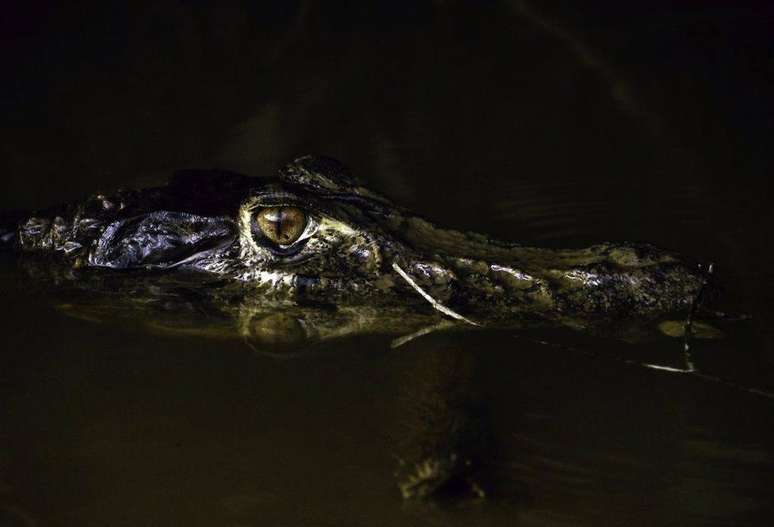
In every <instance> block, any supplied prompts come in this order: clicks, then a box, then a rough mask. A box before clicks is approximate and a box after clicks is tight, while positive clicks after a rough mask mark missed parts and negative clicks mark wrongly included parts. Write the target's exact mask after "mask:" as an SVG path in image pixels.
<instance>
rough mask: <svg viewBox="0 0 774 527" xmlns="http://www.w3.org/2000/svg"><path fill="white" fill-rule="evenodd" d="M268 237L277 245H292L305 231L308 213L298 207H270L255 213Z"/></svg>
mask: <svg viewBox="0 0 774 527" xmlns="http://www.w3.org/2000/svg"><path fill="white" fill-rule="evenodd" d="M255 222H256V223H257V224H258V227H259V228H260V229H261V232H262V233H263V235H264V236H266V238H268V239H269V240H270V241H272V242H274V243H276V244H277V245H290V244H292V243H293V242H295V241H296V240H298V238H300V237H301V235H302V234H303V233H304V229H305V228H306V223H307V219H306V214H304V211H302V210H301V209H298V208H296V207H269V208H265V209H263V210H261V211H260V212H259V213H258V214H256V215H255Z"/></svg>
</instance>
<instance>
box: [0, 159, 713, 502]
mask: <svg viewBox="0 0 774 527" xmlns="http://www.w3.org/2000/svg"><path fill="white" fill-rule="evenodd" d="M5 217H6V220H7V221H5V225H4V227H3V228H0V245H1V246H2V247H4V248H5V249H10V250H13V251H15V252H17V253H18V254H19V256H20V258H19V259H18V261H19V262H20V265H21V267H22V268H23V269H24V270H25V271H26V272H27V273H29V274H30V275H31V276H32V277H33V283H37V282H43V283H48V282H49V281H51V280H52V279H53V280H54V281H55V282H56V283H57V285H58V288H57V289H56V290H58V291H61V290H65V291H69V292H71V293H74V294H72V295H70V296H68V297H67V301H66V302H63V303H61V304H60V308H62V309H64V310H67V311H70V312H71V314H74V315H76V316H82V317H86V318H95V317H96V318H100V319H105V318H114V317H115V316H120V317H125V318H124V320H126V317H132V318H134V319H135V320H136V319H140V320H142V324H143V325H144V326H150V327H152V328H155V329H158V330H163V331H166V332H168V331H175V332H178V333H180V332H183V333H188V334H197V335H201V334H207V335H223V334H226V335H241V336H243V337H245V338H246V339H247V340H248V342H250V343H251V345H252V344H253V343H258V344H261V345H262V346H261V348H262V349H261V350H260V351H262V352H263V353H283V356H287V349H285V350H284V351H277V350H282V348H283V346H281V345H280V344H288V343H289V344H295V343H297V342H298V341H303V342H307V343H308V342H310V341H318V340H325V339H329V338H333V337H338V336H342V335H346V334H353V333H364V332H379V333H388V334H399V335H403V336H402V337H401V338H398V339H396V340H395V341H394V345H399V344H402V343H405V342H407V341H408V340H411V339H412V338H414V337H416V336H421V335H423V334H426V333H428V332H430V331H434V330H438V329H447V328H451V327H457V328H460V327H472V326H484V327H524V326H530V327H531V326H533V325H542V324H546V325H550V326H555V325H559V326H567V327H571V328H574V329H584V330H589V331H596V330H598V328H615V329H616V330H620V328H624V327H627V326H628V325H629V324H630V323H631V322H632V321H634V322H636V324H637V325H639V326H642V325H645V326H650V327H655V325H656V324H657V323H658V322H659V321H663V320H664V318H665V317H667V316H670V315H675V314H678V315H679V316H678V318H680V317H683V318H685V319H690V315H691V313H693V311H694V310H695V308H696V306H697V304H699V303H700V299H701V298H702V297H706V294H707V291H706V289H707V285H708V279H709V276H710V271H711V267H710V266H706V267H703V266H699V265H693V264H690V263H686V262H685V261H684V260H683V259H682V258H680V257H679V256H677V255H675V254H672V253H670V252H667V251H664V250H661V249H658V248H656V247H653V246H651V245H647V244H634V243H603V244H599V245H593V246H591V247H587V248H583V249H565V250H555V249H545V248H536V247H526V246H522V245H519V244H517V243H510V242H504V241H497V240H493V239H491V238H489V237H487V236H484V235H481V234H474V233H463V232H458V231H454V230H448V229H442V228H438V227H436V226H434V225H432V224H431V223H429V222H428V221H426V220H424V219H422V218H421V217H419V216H417V215H415V214H413V213H411V212H409V211H407V210H406V209H403V208H401V207H399V206H396V205H394V204H392V203H391V202H390V201H389V200H387V199H386V198H384V197H382V196H380V195H378V194H376V193H374V192H372V191H370V190H368V189H367V188H365V187H363V186H362V185H361V184H360V183H358V181H357V180H356V179H355V178H353V177H352V176H351V174H350V172H349V171H348V170H347V169H346V168H345V167H344V166H343V165H342V164H341V163H339V162H338V161H335V160H333V159H330V158H326V157H320V156H305V157H301V158H299V159H296V160H295V161H293V162H291V163H289V164H288V165H287V166H285V167H284V168H282V169H281V170H280V171H279V175H278V177H273V178H263V177H248V176H245V175H241V174H236V173H233V172H228V171H222V170H183V171H179V172H177V173H175V174H174V175H173V176H172V178H171V179H170V181H169V183H168V184H167V185H166V186H164V187H156V188H148V189H143V190H123V191H117V192H116V193H114V194H111V195H104V194H95V195H93V196H91V197H89V198H88V199H86V200H84V201H81V202H78V203H72V204H68V205H63V206H60V207H54V208H51V209H47V210H43V211H40V212H36V213H34V214H25V213H18V214H7V215H6V216H5ZM47 291H48V290H47ZM149 311H150V312H149ZM306 347H307V346H304V348H306ZM286 348H288V347H286ZM289 348H296V349H298V348H299V346H290V347H289ZM441 369H442V370H443V369H444V368H441ZM446 370H449V371H451V372H456V371H457V370H459V368H456V367H455V368H446ZM463 370H467V368H463ZM444 371H445V370H444ZM453 375H457V374H456V373H455V374H453ZM436 377H437V378H438V379H440V380H438V381H437V382H436V384H432V383H430V384H428V382H427V379H428V378H436ZM445 379H446V375H440V376H439V375H435V376H434V375H424V376H421V378H420V380H419V382H418V383H415V384H416V385H417V386H418V387H419V388H421V389H420V391H419V392H416V393H415V391H412V392H411V393H410V397H409V398H408V399H409V400H410V401H411V404H409V405H407V406H406V407H407V408H408V407H411V406H412V405H414V406H416V407H417V408H418V409H417V412H416V415H417V419H416V420H415V421H416V423H418V424H416V426H413V427H412V430H415V431H416V433H415V434H414V435H412V436H411V437H414V436H416V437H417V438H419V439H416V440H414V439H409V442H412V441H413V443H415V444H414V446H413V447H412V448H413V449H414V450H416V451H417V453H416V454H413V455H410V456H407V457H401V459H403V460H404V461H405V462H404V463H403V464H402V465H401V467H400V469H399V486H400V489H401V492H402V494H403V496H404V497H406V498H413V497H427V496H432V495H435V494H436V493H437V492H438V491H439V489H442V488H447V487H449V486H450V485H451V486H454V485H455V484H457V485H459V484H460V482H462V486H463V487H465V488H466V489H467V491H468V492H469V493H470V494H472V495H474V496H483V495H484V493H485V491H484V489H483V488H482V487H481V486H480V485H479V484H478V482H477V480H476V479H475V476H474V472H475V469H476V463H474V462H472V460H475V459H477V456H478V454H476V451H477V450H481V448H478V447H474V446H471V445H477V444H479V443H481V444H485V443H486V441H484V440H483V439H480V438H484V437H486V434H485V433H482V432H481V431H480V429H482V427H481V426H480V425H479V421H480V416H478V415H474V414H475V413H476V412H473V413H471V412H468V411H461V410H459V409H460V408H467V407H468V406H470V405H468V404H467V403H465V404H462V403H460V401H458V400H457V399H454V398H452V399H453V400H450V401H447V398H446V397H447V396H446V395H445V389H444V388H443V386H446V385H455V386H456V385H460V386H467V385H468V383H467V382H463V381H464V378H463V381H460V380H459V379H456V377H454V378H452V380H450V381H448V382H447V381H446V380H445ZM436 385H437V386H440V387H441V388H438V389H436V388H433V387H437V386H436ZM463 391H464V392H465V393H467V392H468V391H469V390H467V389H466V390H463ZM417 393H419V394H420V395H417ZM423 394H424V395H423ZM458 395H459V394H458ZM463 396H464V397H468V395H464V394H463ZM455 397H456V396H455ZM464 397H463V399H464ZM427 401H429V402H427ZM474 406H475V405H474ZM428 412H430V413H431V414H432V415H427V413H428ZM412 422H413V421H412ZM423 423H424V424H423ZM428 423H436V425H437V426H436V428H437V427H440V428H439V430H435V428H433V427H430V429H426V428H427V426H430V425H429V424H428ZM434 426H435V425H434ZM428 438H429V439H428ZM478 457H481V456H478ZM455 482H456V483H455Z"/></svg>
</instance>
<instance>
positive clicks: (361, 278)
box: [5, 156, 705, 326]
mask: <svg viewBox="0 0 774 527" xmlns="http://www.w3.org/2000/svg"><path fill="white" fill-rule="evenodd" d="M280 205H281V206H295V207H298V208H300V209H302V210H304V211H305V212H306V214H307V216H308V218H309V222H308V225H307V228H306V232H305V234H304V235H303V236H302V239H301V240H299V241H298V242H296V243H295V244H293V245H292V246H291V247H288V248H278V247H276V246H272V244H271V243H270V242H268V241H267V240H266V239H264V238H262V236H261V234H260V232H258V231H257V228H256V226H255V224H254V221H253V220H252V218H254V215H255V214H256V213H257V212H258V211H260V210H261V209H262V208H263V207H268V206H280ZM8 232H10V233H11V234H6V236H5V240H6V245H8V244H12V245H13V246H15V247H16V248H17V249H18V250H20V251H22V252H25V253H55V254H57V255H60V256H61V262H62V263H64V264H65V265H67V266H70V267H73V268H76V269H80V270H84V269H91V268H93V269H114V270H124V269H146V270H164V271H170V272H171V271H172V270H174V271H177V272H180V271H197V272H201V273H207V274H210V275H213V276H216V277H218V278H220V279H223V280H225V281H227V282H233V283H236V284H239V286H240V287H241V288H242V290H243V291H249V295H252V296H254V297H256V295H260V299H261V301H269V300H271V301H275V302H285V303H291V304H296V305H298V304H305V303H325V304H332V305H335V306H338V307H344V306H348V305H349V306H375V305H378V306H384V305H405V304H406V302H407V299H409V298H411V299H412V300H411V301H412V302H413V300H415V299H418V298H419V296H418V295H417V294H416V291H415V290H414V289H415V288H414V287H411V286H410V285H409V284H407V282H406V280H404V279H403V278H401V276H400V275H399V274H398V272H397V269H396V267H398V268H400V269H401V270H403V271H404V272H405V274H406V275H407V276H408V277H410V278H411V280H412V281H413V282H414V283H415V284H416V286H418V287H419V288H421V289H422V290H424V291H425V292H426V293H427V294H428V295H429V296H430V297H432V298H433V299H434V300H435V301H436V302H437V303H438V304H441V305H444V306H447V307H448V308H449V309H450V310H453V311H454V312H457V313H462V314H463V315H464V316H465V317H467V318H468V319H473V320H475V321H477V322H479V323H481V324H483V325H487V324H489V325H493V324H494V325H499V324H502V323H504V322H508V321H514V320H519V319H527V320H550V321H554V322H560V323H568V324H569V325H574V326H577V325H579V324H580V325H583V321H589V320H602V319H604V320H611V319H622V318H627V317H643V316H644V317H656V316H659V315H662V314H664V313H669V312H687V311H688V310H689V309H690V307H691V305H692V303H693V302H694V300H695V299H696V297H697V295H698V293H699V291H700V290H701V288H702V286H703V285H704V283H705V277H704V275H703V273H702V272H701V271H700V269H699V268H698V267H696V266H690V265H687V264H685V263H683V262H681V261H680V259H679V258H678V257H676V256H675V255H673V254H670V253H667V252H665V251H662V250H659V249H657V248H655V247H652V246H650V245H644V244H630V243H624V244H609V243H606V244H600V245H595V246H592V247H588V248H585V249H577V250H551V249H541V248H533V247H522V246H519V245H517V244H513V243H505V242H500V241H496V240H491V239H489V238H487V237H485V236H482V235H479V234H472V233H462V232H457V231H451V230H445V229H439V228H437V227H435V226H433V225H431V224H430V223H428V222H427V221H425V220H423V219H421V218H419V217H417V216H415V215H413V214H411V213H409V212H408V211H406V210H404V209H402V208H400V207H397V206H394V205H392V204H391V203H390V202H389V201H387V200H386V199H384V198H382V197H380V196H378V195H375V194H374V193H372V192H371V191H369V190H367V189H365V188H363V187H362V186H360V185H359V184H358V183H357V182H356V181H355V180H354V179H353V178H352V177H350V176H349V174H348V172H347V170H346V169H345V168H344V167H343V166H341V165H340V164H339V163H338V162H336V161H334V160H331V159H328V158H323V157H313V156H306V157H302V158H300V159H298V160H296V161H294V162H293V163H290V164H289V165H288V166H286V167H285V168H284V169H283V170H282V171H281V172H280V174H279V177H278V178H276V179H264V178H251V177H247V176H242V175H239V174H234V173H230V172H222V171H183V172H179V173H177V174H176V175H175V176H174V177H173V178H172V179H171V181H170V183H169V185H168V186H166V187H159V188H151V189H145V190H135V191H119V192H117V193H116V194H115V195H112V196H103V195H95V196H92V197H90V198H89V199H87V200H85V201H83V202H81V203H75V204H71V205H66V206H63V207H59V208H54V209H50V210H47V211H42V212H40V213H37V214H35V215H31V216H30V217H28V218H25V219H24V220H22V221H20V222H19V223H18V224H17V225H16V226H15V229H14V230H12V231H8V230H6V233H8ZM14 233H15V235H14Z"/></svg>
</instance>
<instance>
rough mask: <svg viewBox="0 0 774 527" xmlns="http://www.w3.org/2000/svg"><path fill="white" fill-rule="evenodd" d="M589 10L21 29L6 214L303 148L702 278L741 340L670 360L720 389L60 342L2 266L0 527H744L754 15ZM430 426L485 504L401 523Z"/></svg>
mask: <svg viewBox="0 0 774 527" xmlns="http://www.w3.org/2000/svg"><path fill="white" fill-rule="evenodd" d="M605 4H608V3H607V2H603V3H601V4H597V6H596V7H593V8H591V7H590V8H580V7H578V8H575V9H570V8H567V7H562V6H561V5H560V4H559V3H555V2H542V3H537V2H535V3H531V4H525V3H522V2H516V1H514V2H503V3H500V4H492V5H488V6H486V7H480V6H479V7H472V6H471V5H467V4H464V3H455V2H451V3H442V2H438V3H432V4H431V3H428V4H422V3H418V4H412V5H413V6H414V7H411V8H403V7H400V8H398V7H390V6H388V4H386V3H385V4H376V5H375V6H374V7H373V8H368V9H366V8H362V7H357V6H356V5H355V4H354V3H353V4H348V5H345V4H343V3H340V4H335V5H333V4H332V5H330V6H329V7H320V6H318V5H316V4H314V3H306V2H301V3H297V4H292V3H291V4H287V5H286V4H284V3H277V5H275V6H274V7H270V6H262V7H250V8H240V9H237V8H215V7H208V6H204V5H202V4H199V3H195V4H190V5H189V4H177V3H162V4H158V5H157V7H155V8H153V9H147V8H140V7H131V8H124V9H111V8H107V7H102V6H101V5H95V6H92V7H89V8H86V9H85V10H84V11H78V12H76V11H75V10H69V9H63V8H53V7H52V8H48V7H45V6H43V5H42V4H36V5H35V6H34V7H25V8H21V7H20V8H19V12H17V13H16V14H15V15H14V16H13V17H11V18H10V22H9V23H8V27H6V28H5V29H4V32H3V33H4V46H3V52H4V54H5V55H7V56H6V58H7V59H8V60H7V61H6V64H7V66H5V67H4V71H3V73H4V75H5V76H6V81H5V85H4V87H3V100H2V104H3V110H4V114H5V117H6V122H7V124H6V126H4V128H3V130H2V139H3V140H2V146H0V148H2V170H3V173H4V175H3V179H2V182H3V184H4V185H5V188H4V191H3V193H2V195H1V196H0V206H2V207H3V208H34V207H42V206H46V205H50V204H53V203H57V202H61V201H66V200H70V199H77V198H78V197H80V196H82V195H84V194H87V193H89V192H92V191H94V190H95V189H97V188H102V189H107V190H109V189H112V188H116V187H118V186H125V185H129V186H142V185H146V184H151V183H158V182H160V181H163V180H164V178H165V177H166V174H167V173H168V172H169V171H171V170H173V169H175V168H179V167H183V166H201V167H210V166H220V167H224V168H230V169H233V170H239V171H243V172H246V173H250V174H254V175H261V174H264V173H267V172H273V171H274V170H275V169H276V168H277V167H278V166H279V165H280V164H281V163H283V162H284V161H287V160H288V159H289V158H292V157H293V156H294V155H297V154H300V153H305V152H322V153H326V154H328V155H332V156H334V157H337V158H339V159H341V160H343V161H345V162H346V163H347V164H349V165H350V166H351V167H352V168H353V169H354V171H355V172H356V173H357V174H358V175H359V176H360V177H361V178H362V179H363V180H364V181H365V182H367V184H368V185H370V186H372V187H374V188H376V189H378V190H380V191H381V192H383V193H385V194H387V195H389V196H390V197H392V198H393V199H394V200H395V201H397V202H400V203H401V204H404V205H406V206H409V207H411V208H413V209H415V210H417V211H418V212H420V213H422V214H423V215H425V216H427V217H429V218H431V219H432V220H433V221H435V222H437V223H439V224H443V225H447V226H450V227H455V228H461V229H470V230H476V231H481V232H486V233H488V234H491V235H493V236H497V237H500V238H505V239H510V240H515V241H519V242H522V243H525V244H540V245H546V246H552V247H562V246H581V245H583V244H588V243H594V242H600V241H605V240H638V241H648V242H652V243H655V244H658V245H661V246H664V247H667V248H669V249H673V250H677V251H679V252H682V253H685V254H688V255H691V256H694V257H696V258H700V259H702V260H705V261H714V262H716V265H717V268H718V270H719V271H718V272H719V273H721V275H722V277H723V281H724V283H725V285H726V289H727V296H728V300H729V302H731V303H733V305H734V306H736V307H737V309H739V310H741V311H744V312H746V313H749V314H751V315H752V317H753V318H752V320H749V321H744V322H738V323H733V324H726V325H724V326H723V331H724V332H725V333H726V336H725V338H723V339H719V340H707V341H697V342H696V343H695V344H694V347H693V359H694V362H695V364H696V367H697V368H698V369H699V371H700V372H702V373H703V374H706V375H707V376H710V377H713V378H716V377H717V378H721V379H723V380H724V381H726V383H720V382H715V381H712V380H709V379H708V378H706V377H699V376H695V375H685V374H675V373H667V372H660V371H655V370H651V369H645V368H642V367H639V366H636V365H634V364H628V363H625V362H623V361H622V359H627V360H628V359H631V360H632V361H634V362H657V363H660V364H665V365H670V366H676V367H680V366H681V361H682V352H681V346H682V344H681V342H680V341H679V340H670V339H667V338H664V339H661V340H657V341H655V342H650V343H645V344H626V343H623V342H620V341H611V340H605V339H601V338H592V337H590V336H584V335H579V334H572V333H568V332H559V331H554V332H551V331H542V332H525V333H514V332H495V331H491V332H490V331H478V332H471V333H465V334H459V333H456V334H453V335H452V334H443V333H437V334H431V335H428V336H426V337H423V338H421V339H418V340H415V341H412V342H410V343H409V344H407V345H405V346H403V347H400V348H398V349H391V348H390V343H391V340H392V337H390V336H382V335H365V336H356V337H348V338H342V339H338V340H334V341H328V342H326V343H324V344H320V345H318V346H317V347H316V349H315V351H316V353H315V354H312V355H307V356H304V355H301V356H299V357H297V358H295V359H292V360H281V359H277V358H275V357H272V356H269V355H266V354H260V353H256V352H255V350H253V349H251V348H250V347H248V346H246V345H245V344H244V343H243V342H242V341H240V340H238V339H231V340H229V339H205V338H194V337H171V336H159V335H156V334H149V333H146V332H143V331H140V330H139V329H138V328H136V327H134V326H132V327H127V326H124V325H122V324H120V323H109V322H101V323H95V322H90V321H86V320H79V319H76V318H72V317H69V316H67V315H66V314H64V313H63V312H61V311H60V310H57V309H55V308H54V306H53V302H52V301H51V297H53V294H52V295H48V294H47V293H46V292H45V291H39V290H34V291H33V290H32V289H31V288H30V287H29V284H28V283H25V282H24V281H22V280H20V278H19V275H18V272H17V271H16V270H15V269H14V267H13V265H12V262H10V261H3V262H2V264H3V265H2V267H0V291H2V298H3V302H2V319H1V320H2V322H1V323H2V337H0V338H2V351H1V352H0V401H1V402H2V403H1V404H0V525H3V526H5V525H63V526H64V525H68V526H69V525H111V526H124V525H125V526H137V525H182V524H186V525H208V526H210V525H228V526H248V525H255V526H258V525H260V526H265V525H271V526H283V525H287V526H298V525H313V526H317V525H337V526H338V525H515V524H524V525H540V526H548V525H595V526H596V525H648V526H652V525H768V524H769V523H770V521H771V517H772V513H774V419H773V418H774V400H772V399H771V398H769V397H767V396H765V394H762V393H754V392H752V391H750V389H754V390H761V391H765V392H770V393H771V392H774V332H772V330H771V327H772V322H774V313H773V312H772V311H773V310H772V300H773V299H774V295H773V294H772V293H774V273H773V272H772V263H774V258H773V257H772V256H773V254H774V252H773V251H772V249H771V234H770V231H771V225H772V212H771V210H772V209H771V206H770V203H771V197H772V194H771V185H770V183H769V182H768V181H767V179H766V178H765V177H764V176H766V175H767V174H769V173H770V169H771V159H770V156H769V154H768V145H767V143H768V141H769V139H770V137H771V132H772V122H774V120H772V111H771V110H772V98H771V95H770V94H771V93H772V91H771V88H772V87H774V86H772V79H773V78H774V76H773V75H772V73H773V72H772V63H771V56H772V55H771V51H772V45H771V39H770V34H771V31H770V29H771V22H770V20H771V14H772V13H771V10H770V9H765V8H758V7H752V6H746V7H737V8H733V9H731V8H728V7H714V4H717V5H720V3H709V4H707V5H705V6H704V7H702V8H699V7H695V6H687V7H682V8H679V9H678V8H675V7H669V6H666V5H665V4H662V3H659V2H657V3H656V4H654V5H652V6H651V7H649V8H648V9H647V10H645V9H643V10H642V11H641V12H638V13H631V12H626V11H625V10H624V8H622V7H620V6H618V7H617V6H616V5H614V4H612V3H611V4H609V5H605ZM538 340H541V341H547V342H549V344H548V345H544V344H539V343H538V342H537V341H538ZM268 351H271V350H268ZM299 351H303V350H299ZM434 419H435V420H441V421H443V420H444V419H452V420H453V419H461V420H462V421H463V422H473V423H475V426H476V427H477V429H480V430H483V431H484V433H483V435H484V436H486V441H485V443H484V444H482V446H481V448H479V449H478V450H477V455H478V456H479V458H480V462H481V464H482V466H483V467H484V469H483V472H484V475H483V476H482V478H483V480H486V482H487V489H488V490H489V492H490V494H491V496H490V497H489V498H488V499H486V500H483V501H480V500H461V501H459V500H458V501H444V502H417V503H414V502H406V501H404V500H403V499H402V498H401V496H400V492H399V491H398V488H397V485H396V479H395V477H394V475H393V472H395V470H396V468H397V465H398V463H397V461H396V457H395V456H397V455H399V454H400V452H401V451H402V449H403V448H404V447H405V446H406V445H407V444H408V446H409V447H410V446H411V443H412V441H414V440H419V439H416V437H418V434H419V435H421V433H422V430H424V429H426V428H432V426H431V425H432V423H433V422H434ZM428 423H430V424H428Z"/></svg>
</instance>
